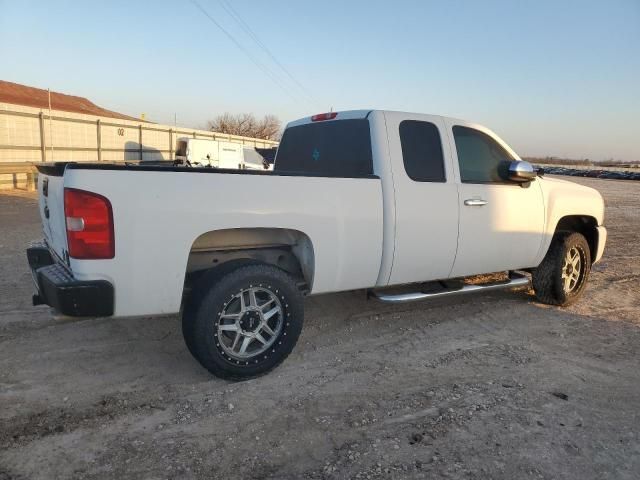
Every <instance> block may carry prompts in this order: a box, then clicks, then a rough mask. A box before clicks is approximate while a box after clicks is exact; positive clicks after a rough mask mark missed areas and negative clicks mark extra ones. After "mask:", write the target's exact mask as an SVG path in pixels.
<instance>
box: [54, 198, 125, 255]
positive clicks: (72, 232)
mask: <svg viewBox="0 0 640 480" xmlns="http://www.w3.org/2000/svg"><path fill="white" fill-rule="evenodd" d="M64 214H65V217H66V224H67V244H68V246H69V256H70V257H71V258H77V259H81V260H89V259H93V260H97V259H107V258H113V257H114V256H115V238H114V234H113V211H112V210H111V202H109V200H108V199H107V198H105V197H103V196H102V195H98V194H97V193H93V192H86V191H84V190H78V189H75V188H65V189H64Z"/></svg>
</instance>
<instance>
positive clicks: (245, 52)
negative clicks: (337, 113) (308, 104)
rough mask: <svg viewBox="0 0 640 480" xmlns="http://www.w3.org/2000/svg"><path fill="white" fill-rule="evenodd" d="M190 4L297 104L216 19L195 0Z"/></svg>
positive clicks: (276, 79)
mask: <svg viewBox="0 0 640 480" xmlns="http://www.w3.org/2000/svg"><path fill="white" fill-rule="evenodd" d="M191 3H193V4H194V5H195V6H196V7H197V8H198V10H200V11H201V12H202V13H203V15H204V16H205V17H207V18H208V19H209V20H210V21H211V23H213V24H214V25H215V26H216V27H218V28H219V29H220V31H221V32H222V33H224V34H225V35H226V36H227V38H228V39H229V40H231V41H232V42H233V44H234V45H235V46H236V47H238V48H239V49H240V50H242V52H244V54H245V55H246V56H247V57H249V59H250V60H251V61H252V62H253V64H254V65H255V66H256V67H258V68H259V69H260V70H262V72H263V73H264V74H265V75H267V76H268V77H269V78H270V79H271V80H273V82H274V83H275V84H276V85H278V87H280V88H281V89H282V91H283V92H284V93H286V94H287V95H289V97H291V99H292V100H293V101H294V102H297V101H298V99H297V98H296V97H295V96H294V95H292V93H291V92H290V91H289V90H288V89H287V88H286V86H285V85H283V84H282V83H281V82H280V80H279V79H278V78H277V77H276V76H275V75H274V74H273V73H272V72H271V70H269V69H268V68H267V67H266V66H265V65H263V64H262V63H260V62H259V61H258V59H256V58H255V57H254V56H253V55H252V54H251V52H249V51H248V50H247V49H246V48H244V46H242V44H241V43H240V42H238V41H237V40H236V39H235V38H234V36H233V35H231V34H230V33H229V32H228V31H227V30H226V29H225V28H224V27H223V26H222V25H220V23H218V22H217V21H216V19H215V18H213V17H212V16H211V15H209V12H207V11H206V10H205V9H204V8H203V7H202V5H200V4H199V3H198V2H197V1H196V0H191Z"/></svg>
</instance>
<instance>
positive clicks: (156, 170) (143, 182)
mask: <svg viewBox="0 0 640 480" xmlns="http://www.w3.org/2000/svg"><path fill="white" fill-rule="evenodd" d="M38 169H39V172H40V176H39V180H38V188H39V191H40V193H41V195H40V213H41V216H42V219H43V224H44V225H45V238H46V241H47V243H48V244H49V247H50V249H52V250H53V252H54V253H55V254H56V256H57V257H59V258H61V259H63V260H64V261H65V262H66V263H67V265H68V267H69V270H70V271H71V272H72V274H73V276H74V278H76V279H78V280H92V281H93V280H106V281H108V282H110V283H112V284H113V285H114V288H115V293H114V298H115V312H114V314H115V315H118V316H129V315H151V314H164V313H175V312H177V311H178V310H179V309H180V305H181V300H182V294H183V287H184V281H185V275H186V265H187V264H188V259H189V256H190V253H191V251H192V248H193V246H194V243H195V242H196V240H198V239H199V238H201V237H202V236H203V235H205V234H207V233H209V232H212V231H221V230H224V231H230V232H233V231H236V230H237V229H270V230H274V229H282V230H286V231H290V232H299V233H300V234H301V235H303V236H304V237H305V238H308V239H309V241H310V244H311V246H312V255H313V265H314V269H313V270H314V271H313V278H312V282H311V284H310V285H309V287H310V289H311V293H314V294H315V293H324V292H332V291H341V290H350V289H356V288H365V287H369V286H371V285H375V284H376V282H377V279H378V274H379V270H380V259H381V256H382V248H383V239H382V229H383V218H382V210H383V209H382V186H381V182H380V179H379V178H378V177H376V176H374V175H367V176H361V177H337V176H335V177H331V176H320V175H309V174H303V173H297V172H278V171H276V172H266V171H264V172H263V171H251V170H223V169H212V168H190V167H181V166H179V167H174V166H158V165H126V164H110V163H100V164H95V163H92V164H86V163H56V164H47V165H40V166H39V167H38ZM45 183H46V184H48V188H49V190H50V191H49V192H48V197H47V196H44V195H42V189H43V186H44V184H45ZM63 188H76V189H82V190H87V191H90V192H94V193H97V194H99V195H102V196H104V197H106V198H107V199H109V201H110V202H111V205H112V209H113V220H114V226H115V228H114V230H115V257H114V258H113V259H108V260H78V259H74V258H68V256H67V255H65V252H66V248H67V247H66V243H65V242H66V237H65V236H64V228H65V227H64V205H63ZM45 209H47V211H48V213H47V215H48V217H47V216H46V215H45ZM45 217H46V218H45ZM61 229H62V231H60V230H61ZM47 230H49V233H47ZM115 279H117V281H115Z"/></svg>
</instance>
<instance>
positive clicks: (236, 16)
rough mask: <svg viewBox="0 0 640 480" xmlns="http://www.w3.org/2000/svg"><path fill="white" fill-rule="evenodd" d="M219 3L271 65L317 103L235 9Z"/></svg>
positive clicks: (225, 2) (228, 4)
mask: <svg viewBox="0 0 640 480" xmlns="http://www.w3.org/2000/svg"><path fill="white" fill-rule="evenodd" d="M219 2H220V5H222V8H224V9H225V10H226V11H227V13H229V14H230V15H231V16H232V17H233V18H234V19H235V21H236V22H237V23H238V24H239V25H240V26H241V27H242V29H243V30H244V31H245V32H246V33H248V34H249V36H250V37H251V38H252V39H253V41H254V42H256V44H257V45H258V46H259V47H260V48H261V49H262V50H263V51H264V52H265V53H266V54H267V55H268V56H269V57H270V58H271V60H273V63H275V64H276V65H277V66H278V67H280V69H281V70H282V71H283V72H284V73H285V74H286V75H287V76H288V77H289V78H290V79H291V81H292V82H293V83H295V84H296V85H297V86H298V88H300V90H301V91H302V92H303V93H304V94H305V95H306V96H307V97H309V99H310V100H312V101H313V102H314V103H316V104H317V103H319V102H318V101H317V100H316V99H315V98H314V96H313V95H312V94H311V92H310V91H309V90H307V88H305V86H304V85H302V83H300V82H299V81H298V80H297V79H296V78H295V77H294V76H293V75H292V74H291V72H290V71H289V70H288V69H287V68H286V67H285V66H284V65H283V64H282V63H280V61H278V59H277V58H276V57H275V55H274V54H273V53H272V52H271V50H269V48H268V47H267V46H266V45H265V44H264V43H263V42H262V41H261V40H260V39H259V38H258V36H257V35H256V34H255V32H254V31H253V29H252V28H251V27H250V26H249V25H248V24H247V22H245V21H244V20H243V19H242V17H241V16H240V14H239V13H238V12H237V11H236V9H235V8H233V6H231V4H230V3H229V2H228V1H227V0H219Z"/></svg>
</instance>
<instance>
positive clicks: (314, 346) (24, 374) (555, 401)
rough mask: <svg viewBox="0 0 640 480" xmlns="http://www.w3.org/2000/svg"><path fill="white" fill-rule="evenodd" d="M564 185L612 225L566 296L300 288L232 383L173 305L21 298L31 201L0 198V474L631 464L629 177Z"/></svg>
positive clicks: (633, 287) (633, 245) (635, 254)
mask: <svg viewBox="0 0 640 480" xmlns="http://www.w3.org/2000/svg"><path fill="white" fill-rule="evenodd" d="M575 181H577V182H579V183H583V184H586V185H590V186H593V187H595V188H597V189H598V190H600V191H601V192H602V194H603V195H604V197H605V200H606V203H607V212H606V219H605V223H606V225H607V226H608V227H609V235H610V237H609V243H608V247H607V250H606V252H605V257H604V259H603V261H602V263H600V264H599V265H596V266H595V268H594V270H593V273H592V277H591V283H590V285H589V286H588V288H587V291H586V294H585V295H584V298H583V299H582V300H581V301H580V302H579V303H578V304H577V305H575V306H573V307H571V308H568V309H558V308H554V307H548V306H545V305H541V304H539V303H537V302H536V301H535V299H534V298H533V296H532V294H531V292H530V291H528V290H526V289H525V290H520V291H515V292H495V293H492V294H489V295H476V296H467V297H460V298H451V299H447V300H445V299H442V300H439V301H432V302H425V303H416V304H410V305H403V306H387V305H382V304H379V303H376V302H373V301H367V300H366V298H365V294H364V293H363V292H347V293H341V294H335V295H323V296H317V297H312V298H308V299H307V301H306V308H307V317H306V325H305V329H304V331H303V334H302V336H301V338H300V341H299V343H298V346H297V348H296V349H295V351H294V353H293V354H292V355H291V356H290V357H289V359H288V360H287V361H286V362H285V363H284V364H283V365H282V366H281V367H280V368H278V369H277V370H276V371H274V372H272V373H271V374H269V375H267V376H264V377H262V378H259V379H255V380H251V381H246V382H242V383H229V382H225V381H222V380H219V379H217V378H213V377H211V376H210V375H209V374H208V373H207V372H206V371H205V370H203V369H202V368H201V367H200V366H199V365H198V364H197V363H196V361H195V360H193V359H192V358H191V356H190V355H189V353H188V352H187V350H186V348H185V346H184V344H183V341H182V337H181V334H180V325H179V319H178V318H177V317H162V318H159V317H158V318H143V319H109V318H104V319H84V320H74V319H68V318H57V317H55V316H52V313H51V311H50V310H49V309H48V308H47V307H42V306H41V307H31V306H30V296H31V293H32V285H31V278H30V276H29V273H28V269H27V266H26V261H25V255H24V249H25V246H26V243H27V242H28V241H30V240H32V239H38V238H39V237H40V236H41V235H40V224H39V219H38V218H37V212H36V208H35V196H34V195H33V194H30V193H23V194H20V193H14V194H0V265H2V267H1V268H2V275H1V276H0V480H8V479H49V478H106V479H121V478H145V479H146V478H151V479H156V478H157V479H162V478H216V479H222V478H224V479H233V478H256V479H259V478H278V479H300V478H302V479H305V478H306V479H325V478H326V479H332V478H336V479H342V478H357V479H358V478H361V479H364V478H403V479H404V478H465V479H478V478H492V479H526V478H536V479H537V478H542V479H552V478H553V479H555V478H566V479H580V480H582V479H604V478H612V479H614V478H615V479H637V478H639V477H640V417H639V410H640V408H639V407H640V361H639V357H638V355H639V352H640V314H639V309H640V301H639V300H640V294H639V291H638V283H637V282H638V279H639V277H640V242H639V240H640V183H637V182H625V181H611V180H597V179H575Z"/></svg>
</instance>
